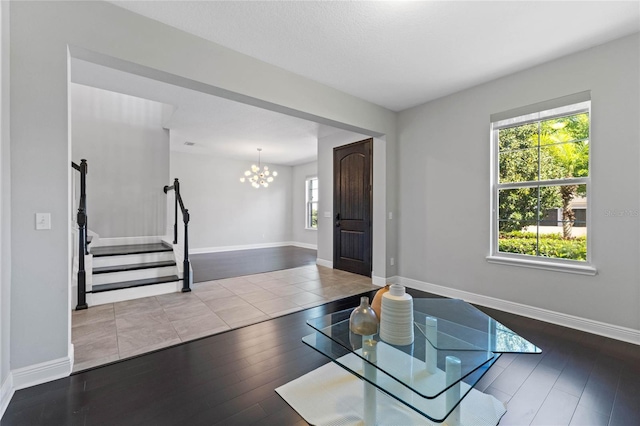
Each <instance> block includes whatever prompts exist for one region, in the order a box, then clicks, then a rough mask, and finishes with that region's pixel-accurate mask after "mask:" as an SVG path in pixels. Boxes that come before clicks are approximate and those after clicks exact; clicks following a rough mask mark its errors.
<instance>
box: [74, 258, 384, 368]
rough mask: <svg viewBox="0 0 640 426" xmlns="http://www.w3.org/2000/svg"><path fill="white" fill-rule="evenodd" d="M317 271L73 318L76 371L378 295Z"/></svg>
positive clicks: (359, 280) (208, 287) (340, 275)
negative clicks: (350, 298) (339, 301)
mask: <svg viewBox="0 0 640 426" xmlns="http://www.w3.org/2000/svg"><path fill="white" fill-rule="evenodd" d="M376 288H378V287H375V286H374V285H372V284H371V279H370V278H368V277H364V276H361V275H355V274H351V273H349V272H344V271H339V270H335V269H330V268H324V267H321V266H317V265H310V266H303V267H299V268H294V269H285V270H281V271H274V272H267V273H262V274H255V275H245V276H242V277H236V278H226V279H222V280H216V281H207V282H201V283H195V284H194V285H193V291H192V292H191V293H171V294H165V295H161V296H154V297H146V298H142V299H136V300H128V301H125V302H118V303H111V304H107V305H100V306H95V307H91V308H89V309H87V310H83V311H73V316H72V342H73V345H74V350H75V354H74V357H75V364H74V367H73V371H74V372H75V371H81V370H85V369H87V368H91V367H95V366H98V365H102V364H106V363H109V362H113V361H117V360H119V359H124V358H128V357H131V356H134V355H139V354H142V353H146V352H151V351H153V350H156V349H160V348H163V347H167V346H171V345H175V344H178V343H181V342H186V341H188V340H193V339H197V338H200V337H204V336H209V335H212V334H216V333H220V332H222V331H226V330H230V329H233V328H238V327H241V326H245V325H249V324H254V323H257V322H260V321H264V320H268V319H270V318H275V317H278V316H281V315H284V314H288V313H291V312H295V311H299V310H302V309H306V308H310V307H313V306H318V305H321V304H323V303H326V302H329V301H332V300H337V299H341V298H343V297H347V296H351V295H354V294H359V293H363V292H366V291H370V290H372V289H376Z"/></svg>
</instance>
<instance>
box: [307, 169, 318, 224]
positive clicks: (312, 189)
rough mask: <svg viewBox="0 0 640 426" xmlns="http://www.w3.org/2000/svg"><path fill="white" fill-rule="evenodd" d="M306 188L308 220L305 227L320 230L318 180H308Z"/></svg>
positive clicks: (314, 178)
mask: <svg viewBox="0 0 640 426" xmlns="http://www.w3.org/2000/svg"><path fill="white" fill-rule="evenodd" d="M305 188H306V194H307V195H306V202H307V207H306V210H305V212H306V219H305V227H306V228H307V229H318V178H317V177H310V178H307V180H306V183H305Z"/></svg>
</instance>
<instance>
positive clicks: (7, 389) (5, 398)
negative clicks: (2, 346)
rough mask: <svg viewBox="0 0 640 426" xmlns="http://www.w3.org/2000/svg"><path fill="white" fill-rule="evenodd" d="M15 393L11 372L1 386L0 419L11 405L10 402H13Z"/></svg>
mask: <svg viewBox="0 0 640 426" xmlns="http://www.w3.org/2000/svg"><path fill="white" fill-rule="evenodd" d="M14 393H15V389H14V388H13V374H11V372H9V376H7V378H6V379H5V381H4V383H2V386H0V419H2V416H3V415H4V412H5V411H7V407H8V406H9V402H11V398H13V394H14Z"/></svg>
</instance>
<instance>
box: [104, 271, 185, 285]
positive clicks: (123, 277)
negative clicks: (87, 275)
mask: <svg viewBox="0 0 640 426" xmlns="http://www.w3.org/2000/svg"><path fill="white" fill-rule="evenodd" d="M177 273H178V270H177V269H176V267H175V266H166V267H163V268H149V269H137V270H135V271H122V272H109V273H106V274H93V285H94V286H96V285H100V284H109V283H117V282H122V281H133V280H144V279H146V278H158V277H167V276H169V275H177Z"/></svg>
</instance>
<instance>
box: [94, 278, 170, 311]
mask: <svg viewBox="0 0 640 426" xmlns="http://www.w3.org/2000/svg"><path fill="white" fill-rule="evenodd" d="M181 289H182V281H172V282H169V283H163V284H154V285H145V286H142V287H134V288H125V289H122V290H113V291H104V292H101V293H95V294H87V304H88V305H89V306H97V305H104V304H107V303H116V302H122V301H125V300H132V299H140V298H142V297H151V296H159V295H161V294H168V293H176V292H179V291H180V290H181Z"/></svg>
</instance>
